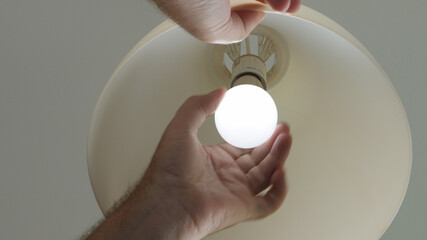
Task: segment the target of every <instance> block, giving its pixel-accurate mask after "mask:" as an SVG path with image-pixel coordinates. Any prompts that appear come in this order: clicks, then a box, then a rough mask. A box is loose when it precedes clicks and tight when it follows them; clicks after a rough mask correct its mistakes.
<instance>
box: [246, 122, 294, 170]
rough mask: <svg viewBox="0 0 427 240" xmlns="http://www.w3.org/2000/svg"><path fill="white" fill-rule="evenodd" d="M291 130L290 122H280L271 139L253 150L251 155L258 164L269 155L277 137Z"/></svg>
mask: <svg viewBox="0 0 427 240" xmlns="http://www.w3.org/2000/svg"><path fill="white" fill-rule="evenodd" d="M289 131H290V128H289V125H288V124H286V123H280V124H278V125H277V127H276V130H275V131H274V133H273V135H272V136H271V137H270V139H269V140H268V141H267V142H265V143H263V144H262V145H261V146H258V147H256V148H254V149H253V150H252V153H251V155H252V158H253V159H254V161H255V163H256V165H258V163H259V162H261V160H262V159H264V158H265V157H266V156H267V154H268V153H269V152H270V150H271V147H272V146H273V144H274V142H275V141H276V138H277V137H278V136H279V135H280V134H282V133H285V134H289Z"/></svg>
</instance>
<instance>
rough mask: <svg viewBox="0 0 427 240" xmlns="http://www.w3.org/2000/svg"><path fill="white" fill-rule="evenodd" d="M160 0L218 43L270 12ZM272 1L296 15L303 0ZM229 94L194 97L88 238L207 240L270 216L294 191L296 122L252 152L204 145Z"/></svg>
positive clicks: (214, 0) (222, 1) (221, 2)
mask: <svg viewBox="0 0 427 240" xmlns="http://www.w3.org/2000/svg"><path fill="white" fill-rule="evenodd" d="M262 2H264V1H262ZM155 3H156V5H157V6H158V7H159V8H160V9H161V10H162V11H164V12H165V14H167V15H168V16H169V17H170V18H171V19H172V20H174V21H175V22H177V23H178V24H179V25H180V26H181V27H183V28H184V29H185V30H187V31H188V32H189V33H190V34H192V35H194V36H195V37H196V38H198V39H200V40H202V41H206V42H211V43H230V42H236V41H239V40H242V39H244V38H246V37H247V36H248V35H249V34H250V32H251V31H252V30H253V29H254V28H255V26H256V25H257V24H258V23H259V22H260V21H261V20H262V19H263V18H264V16H265V13H262V12H255V11H241V10H239V11H238V10H236V11H235V10H232V9H230V2H229V0H173V1H171V0H155ZM266 4H270V5H271V6H272V7H273V9H275V10H277V11H287V12H295V11H297V10H298V8H299V6H300V0H266ZM224 93H225V89H223V88H220V89H217V90H215V91H213V92H211V93H209V94H206V95H202V96H193V97H190V98H189V99H188V100H187V101H186V102H185V103H184V104H183V105H182V106H181V108H180V109H179V110H178V111H177V113H176V115H175V117H174V118H173V119H172V120H171V122H170V124H169V125H168V127H167V128H166V130H165V132H164V133H163V136H162V138H161V140H160V143H159V144H158V147H157V149H156V151H155V153H154V155H153V158H152V161H151V163H150V165H149V167H148V169H147V171H146V172H145V174H144V176H143V177H142V179H141V181H140V182H138V184H137V185H136V186H134V188H133V189H131V190H130V191H129V194H127V195H126V196H124V197H123V199H122V200H120V201H119V202H118V203H117V204H116V206H114V207H113V209H112V211H111V212H110V214H108V215H107V217H106V219H105V220H104V221H103V222H102V223H101V224H100V225H99V226H98V227H96V228H95V229H94V230H93V231H92V232H91V233H88V234H87V236H84V237H83V239H91V240H95V239H150V240H160V239H162V240H163V239H174V240H179V239H186V240H192V239H201V238H203V237H205V236H207V235H209V234H212V233H215V232H217V231H220V230H222V229H224V228H227V227H230V226H233V225H235V224H237V223H239V222H242V221H248V220H255V219H260V218H264V217H266V216H268V215H270V214H272V213H273V212H274V211H276V210H277V209H278V208H279V207H280V205H281V204H282V203H283V201H284V199H285V196H286V192H287V188H286V181H285V172H284V170H283V165H284V163H285V159H286V158H287V156H288V154H289V151H290V147H291V144H292V137H291V135H290V134H289V126H287V125H286V124H279V125H278V126H277V129H276V131H275V133H274V134H273V136H272V137H271V139H270V140H268V141H267V142H266V143H264V144H263V145H261V146H259V147H257V148H254V149H249V150H248V149H245V150H243V149H238V148H235V147H233V146H231V145H229V144H227V143H222V144H218V145H209V146H203V145H202V144H201V143H200V142H199V140H198V138H197V130H198V128H199V127H200V126H201V125H202V123H203V122H204V120H205V119H206V117H207V116H209V115H211V114H212V113H214V112H215V110H216V108H217V107H218V105H219V103H220V101H221V99H222V97H223V96H224ZM270 186H271V188H270V189H269V190H268V192H267V193H266V194H265V195H260V193H261V192H262V191H263V190H265V189H266V188H268V187H270Z"/></svg>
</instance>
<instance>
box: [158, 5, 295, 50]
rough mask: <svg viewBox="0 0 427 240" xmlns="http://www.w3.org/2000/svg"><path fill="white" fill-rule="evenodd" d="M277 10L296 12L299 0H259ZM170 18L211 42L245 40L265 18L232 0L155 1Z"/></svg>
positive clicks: (261, 13)
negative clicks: (237, 6)
mask: <svg viewBox="0 0 427 240" xmlns="http://www.w3.org/2000/svg"><path fill="white" fill-rule="evenodd" d="M259 2H263V3H267V4H269V5H270V6H271V7H272V8H273V9H274V10H277V11H286V12H289V13H293V12H296V11H297V10H298V9H299V7H300V5H301V2H300V0H265V1H264V0H259ZM154 3H155V4H156V5H157V6H158V7H159V8H160V9H161V10H162V11H163V12H164V13H165V14H166V15H168V17H169V18H171V19H172V20H174V21H175V22H176V23H178V24H179V25H180V26H181V27H182V28H184V29H185V30H187V31H188V32H189V33H190V34H192V35H193V36H195V37H196V38H198V39H200V40H202V41H205V42H210V43H230V42H237V41H241V40H243V39H245V38H246V37H247V36H248V35H249V34H250V32H251V31H252V30H253V29H254V28H255V27H256V25H257V24H258V23H260V22H261V21H262V19H263V18H264V16H265V13H263V12H257V11H242V10H232V9H231V8H230V0H173V1H171V0H154Z"/></svg>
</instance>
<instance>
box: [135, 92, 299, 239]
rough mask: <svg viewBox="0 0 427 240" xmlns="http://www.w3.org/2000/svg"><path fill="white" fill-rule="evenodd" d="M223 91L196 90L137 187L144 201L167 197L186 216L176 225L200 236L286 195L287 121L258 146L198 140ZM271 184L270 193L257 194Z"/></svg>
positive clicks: (265, 209) (270, 208)
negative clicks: (205, 91) (284, 167)
mask: <svg viewBox="0 0 427 240" xmlns="http://www.w3.org/2000/svg"><path fill="white" fill-rule="evenodd" d="M224 92H225V90H224V89H222V88H221V89H218V90H215V91H213V92H211V93H210V94H207V95H202V96H193V97H190V98H189V99H188V100H187V101H186V102H185V103H184V104H183V105H182V106H181V108H180V109H179V110H178V111H177V113H176V115H175V117H174V118H173V119H172V121H171V122H170V124H169V125H168V127H167V129H166V130H165V132H164V134H163V136H162V139H161V141H160V143H159V145H158V147H157V150H156V152H155V154H154V157H153V159H152V162H151V163H150V165H149V167H148V169H147V172H146V174H145V176H144V177H143V178H142V181H141V183H140V184H139V186H138V187H137V188H140V192H141V193H142V194H141V198H140V201H141V202H144V201H149V202H150V201H151V202H156V203H158V204H159V203H163V202H165V199H167V200H166V201H167V202H168V203H167V204H161V205H168V206H173V207H171V208H169V210H168V212H169V213H172V212H173V214H171V216H178V219H180V221H181V220H182V223H183V224H182V226H181V227H177V228H181V229H185V231H186V232H185V233H182V232H181V235H183V236H186V237H185V238H183V239H200V238H202V237H204V236H206V235H208V234H210V233H214V232H217V231H219V230H221V229H224V228H227V227H229V226H232V225H234V224H237V223H239V222H242V221H246V220H253V219H259V218H263V217H266V216H267V215H269V214H271V213H273V212H274V211H275V210H277V209H278V208H279V207H280V205H281V204H282V202H283V200H284V198H285V195H286V184H285V177H284V174H285V173H284V170H283V164H284V162H285V159H286V157H287V155H288V153H289V150H290V146H291V142H292V139H291V136H290V135H289V127H288V126H287V125H285V124H280V125H278V127H277V129H276V131H275V133H274V134H273V136H272V137H271V138H270V140H268V141H267V142H266V143H264V144H263V145H261V146H259V147H257V148H254V149H239V148H235V147H233V146H231V145H229V144H227V143H222V144H218V145H207V146H203V145H202V144H201V143H200V142H199V140H198V138H197V130H198V128H199V127H200V126H201V125H202V123H203V122H204V120H205V119H206V117H207V116H209V115H211V114H212V113H213V112H214V111H215V110H216V108H217V106H218V104H219V103H220V101H221V99H222V97H223V95H224ZM270 185H272V188H271V189H270V190H269V191H268V192H267V193H266V195H264V196H261V195H258V194H259V193H260V192H262V191H263V190H265V189H266V188H267V187H269V186H270ZM144 196H145V197H144ZM147 196H150V200H149V199H147ZM158 204H155V205H158ZM154 208H155V207H154ZM169 218H170V216H169Z"/></svg>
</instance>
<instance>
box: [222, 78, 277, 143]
mask: <svg viewBox="0 0 427 240" xmlns="http://www.w3.org/2000/svg"><path fill="white" fill-rule="evenodd" d="M215 125H216V128H217V129H218V132H219V134H220V135H221V137H222V138H223V139H224V140H225V141H226V142H228V143H229V144H231V145H233V146H235V147H239V148H254V147H257V146H259V145H261V144H263V143H264V142H266V141H267V140H268V139H269V138H270V137H271V135H273V133H274V130H275V129H276V125H277V108H276V104H275V103H274V100H273V98H272V97H271V96H270V95H269V94H268V93H267V92H266V91H265V90H264V89H262V88H260V87H257V86H254V85H247V84H245V85H238V86H236V87H233V88H231V89H230V90H228V91H227V92H226V93H225V96H224V98H223V100H222V101H221V103H220V104H219V106H218V109H217V110H216V112H215Z"/></svg>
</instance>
